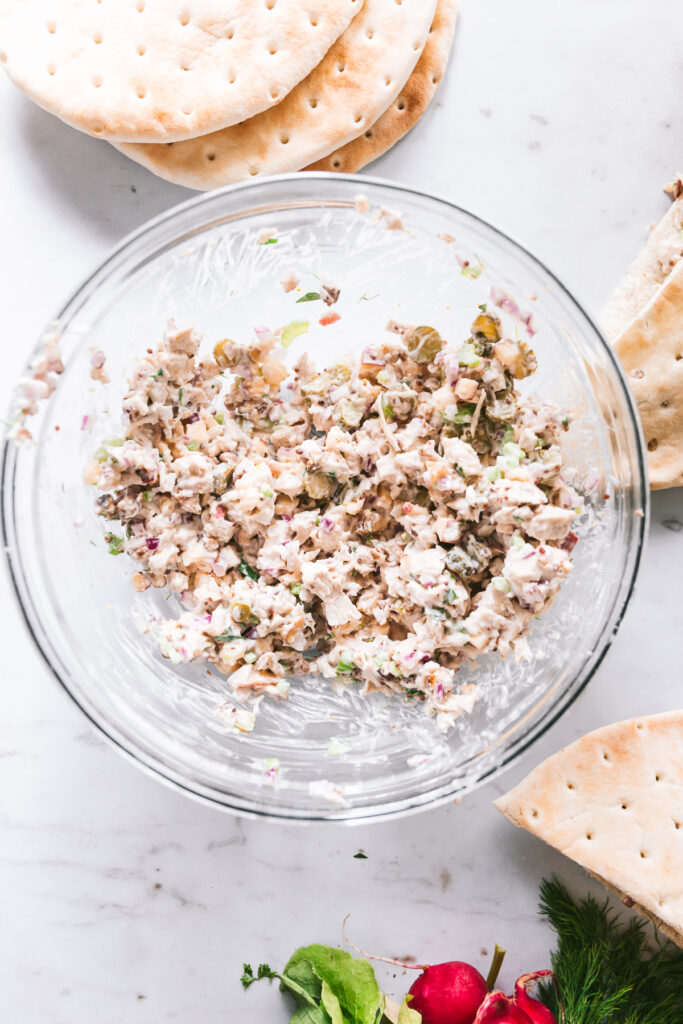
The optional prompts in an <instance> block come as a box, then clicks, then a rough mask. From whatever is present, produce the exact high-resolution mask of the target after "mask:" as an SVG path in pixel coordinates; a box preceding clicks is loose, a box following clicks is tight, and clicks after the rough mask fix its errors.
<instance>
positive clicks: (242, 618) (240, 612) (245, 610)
mask: <svg viewBox="0 0 683 1024" xmlns="http://www.w3.org/2000/svg"><path fill="white" fill-rule="evenodd" d="M250 615H251V608H250V607H249V605H248V604H244V602H243V601H236V602H235V604H234V605H233V606H232V617H233V619H234V620H235V622H246V621H247V619H248V618H249V616H250Z"/></svg>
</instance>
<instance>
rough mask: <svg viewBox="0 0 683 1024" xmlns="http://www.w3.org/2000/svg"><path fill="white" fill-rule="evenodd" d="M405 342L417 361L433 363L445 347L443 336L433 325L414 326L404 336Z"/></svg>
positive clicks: (424, 363) (422, 363) (423, 363)
mask: <svg viewBox="0 0 683 1024" xmlns="http://www.w3.org/2000/svg"><path fill="white" fill-rule="evenodd" d="M404 344H405V346H406V348H407V349H408V351H409V352H410V355H411V356H412V358H413V359H414V360H415V362H416V363H420V364H421V365H426V364H427V363H433V362H434V360H435V359H436V357H437V356H438V354H439V352H440V351H441V349H442V348H443V338H442V337H441V335H440V334H439V332H438V331H436V330H435V329H434V328H433V327H425V326H424V325H423V326H421V327H413V329H412V331H409V332H408V334H406V336H405V338H404Z"/></svg>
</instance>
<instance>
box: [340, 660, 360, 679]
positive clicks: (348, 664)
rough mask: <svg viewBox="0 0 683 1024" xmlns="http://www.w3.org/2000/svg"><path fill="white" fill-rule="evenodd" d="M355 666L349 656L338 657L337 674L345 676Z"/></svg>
mask: <svg viewBox="0 0 683 1024" xmlns="http://www.w3.org/2000/svg"><path fill="white" fill-rule="evenodd" d="M355 668H356V666H355V664H354V663H353V662H352V661H351V659H350V658H340V659H339V661H338V662H337V675H338V676H346V675H349V674H350V673H351V672H353V671H354V670H355Z"/></svg>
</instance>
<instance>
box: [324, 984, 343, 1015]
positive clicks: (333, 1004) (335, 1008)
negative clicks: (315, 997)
mask: <svg viewBox="0 0 683 1024" xmlns="http://www.w3.org/2000/svg"><path fill="white" fill-rule="evenodd" d="M320 1002H321V1003H322V1005H323V1009H324V1010H325V1011H326V1012H327V1015H328V1017H329V1018H330V1021H331V1022H332V1024H345V1021H344V1018H343V1017H342V1011H341V1005H340V1003H339V999H338V998H337V996H336V995H335V993H334V992H333V991H332V989H331V988H330V986H329V985H328V983H327V982H326V981H325V980H323V984H322V989H321V992H320Z"/></svg>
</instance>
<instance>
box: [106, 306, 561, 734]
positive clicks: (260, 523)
mask: <svg viewBox="0 0 683 1024" xmlns="http://www.w3.org/2000/svg"><path fill="white" fill-rule="evenodd" d="M501 334H502V329H501V324H500V321H499V320H498V319H497V318H496V317H494V316H491V315H490V314H487V313H486V312H483V313H482V314H480V315H479V316H478V317H477V319H476V320H475V322H474V324H473V325H472V335H471V337H470V338H469V339H468V340H467V341H465V342H464V343H463V344H461V345H460V346H453V347H449V346H447V345H445V344H444V342H443V340H442V338H441V336H440V335H439V334H438V332H437V331H435V330H434V329H433V328H430V327H415V328H406V329H405V331H404V333H403V334H402V335H401V337H400V339H399V338H397V339H396V340H391V341H381V342H379V343H377V344H376V345H372V346H370V347H368V348H366V349H365V351H364V352H363V354H362V356H361V359H360V362H359V363H352V362H351V361H349V362H344V363H340V364H338V365H335V366H331V367H328V368H327V369H324V370H322V371H316V369H315V368H314V366H313V365H312V363H311V361H310V360H309V358H308V357H307V356H303V357H302V358H301V359H300V360H299V361H298V363H297V364H296V365H295V367H294V369H293V371H292V372H291V373H290V372H289V371H288V369H287V368H286V367H285V366H284V364H283V363H282V362H280V360H279V359H278V358H277V356H276V354H275V353H274V346H275V343H276V339H275V337H274V336H272V335H269V336H268V337H267V340H263V339H259V340H258V341H256V342H254V343H253V344H251V345H249V346H245V347H242V346H240V345H237V344H235V343H233V342H231V341H228V340H225V341H221V342H219V343H218V344H217V345H216V346H215V348H214V351H213V354H212V355H208V356H204V357H201V358H200V356H199V354H198V353H199V345H200V338H199V336H198V335H197V334H196V333H195V332H193V331H191V330H182V331H178V330H176V329H173V330H171V331H170V332H169V333H168V334H167V336H166V338H165V340H164V342H163V343H162V344H161V345H160V346H159V348H158V349H157V350H156V351H155V352H153V353H152V354H149V355H145V356H143V357H142V359H140V360H139V361H138V363H137V365H136V369H135V372H134V375H133V377H132V380H131V381H130V387H129V390H128V393H127V394H126V396H125V398H124V400H123V410H124V418H125V429H124V435H123V436H122V437H120V438H115V439H113V440H109V441H105V442H104V443H103V445H102V447H101V448H100V449H99V450H98V452H97V453H96V454H95V457H94V459H93V460H92V461H91V462H90V464H89V465H88V467H87V469H86V479H87V480H88V481H89V482H90V483H93V484H95V485H96V486H97V487H98V488H99V490H100V491H101V495H100V497H99V498H98V500H97V505H98V510H99V512H100V514H101V515H102V516H103V517H105V518H106V519H108V520H113V521H118V523H119V524H120V525H121V527H122V528H123V534H124V535H123V536H119V535H116V534H114V533H109V534H108V535H107V538H108V541H109V544H110V550H111V551H112V553H113V554H118V553H121V552H125V553H126V554H127V555H129V556H130V557H131V558H132V559H133V560H134V562H135V563H136V565H137V568H138V571H137V572H136V573H135V574H134V576H133V585H134V586H135V588H136V589H137V590H138V591H144V590H146V589H147V588H148V587H150V586H151V587H167V588H168V589H169V591H170V592H171V593H173V594H176V595H178V597H179V600H180V604H181V606H182V609H181V610H180V613H179V615H178V617H177V618H169V619H167V620H166V621H164V622H163V623H162V624H161V626H160V628H159V634H160V643H161V652H162V654H163V655H164V656H165V657H167V658H169V659H171V661H173V662H188V661H192V660H194V659H196V658H204V659H208V660H209V661H210V662H212V663H214V664H215V665H216V666H217V667H218V668H219V669H220V670H221V671H223V672H224V673H226V674H227V675H228V676H229V677H230V682H231V684H232V686H233V688H234V690H235V691H236V692H237V693H238V694H243V695H244V694H246V693H250V692H251V693H259V694H263V693H270V694H272V695H273V696H279V697H286V695H287V692H288V690H289V683H288V682H287V680H286V676H289V675H296V674H305V673H308V672H311V671H312V672H318V673H320V674H322V675H323V676H324V677H327V678H329V679H333V680H335V681H337V682H339V681H344V682H346V683H348V684H356V685H357V686H359V687H360V688H361V691H362V692H363V693H369V692H371V691H374V690H382V691H385V692H393V693H396V694H401V695H403V696H405V697H407V698H408V699H410V700H413V701H416V702H417V701H421V702H422V703H423V704H424V707H425V710H426V711H428V712H431V713H435V714H436V715H437V718H438V721H439V725H440V726H442V727H444V728H447V727H448V725H450V724H451V723H452V722H453V721H454V720H455V718H457V717H458V716H459V715H460V714H462V713H464V712H466V711H468V710H470V709H471V707H472V705H473V703H474V700H475V699H476V691H475V688H474V687H473V686H472V685H471V684H470V685H468V686H464V687H459V686H458V677H457V673H458V668H459V667H460V666H461V665H462V664H463V662H465V661H467V660H469V661H472V660H474V659H476V658H477V657H478V656H479V655H480V654H481V653H483V652H490V651H498V652H499V653H500V654H502V655H504V654H506V653H507V652H508V651H510V650H511V649H513V650H514V649H515V647H516V646H517V648H518V650H519V649H522V650H523V648H524V644H523V641H522V640H521V638H522V636H523V634H524V633H525V632H526V630H527V628H528V626H529V623H530V621H531V620H532V618H533V617H534V616H535V615H538V614H539V613H540V612H542V611H543V610H544V609H545V608H547V606H548V605H549V604H550V602H551V601H552V600H553V598H554V596H555V595H556V593H557V591H558V589H559V587H560V585H561V583H562V581H563V580H564V579H565V577H566V576H567V575H568V573H569V572H570V571H571V562H570V558H569V553H570V551H571V549H572V547H573V545H574V543H576V535H575V534H573V533H572V532H571V524H572V520H573V518H574V515H575V512H576V509H577V506H578V505H579V498H578V496H577V495H576V493H575V492H574V491H573V490H572V488H571V487H570V486H568V485H567V484H566V483H565V482H564V480H563V477H562V476H561V469H562V454H561V449H560V444H559V439H560V436H561V433H562V431H563V429H566V428H567V425H568V421H567V420H566V419H561V414H560V413H559V412H558V410H557V409H556V408H554V407H553V406H549V405H544V404H540V403H539V402H537V401H533V400H529V399H522V398H521V397H520V396H519V395H518V394H517V392H516V390H515V378H517V379H519V378H521V377H523V376H527V375H528V374H529V373H530V372H532V371H533V369H534V368H535V359H534V356H533V353H532V352H531V350H530V349H529V348H528V347H527V346H526V345H525V343H523V342H518V341H515V340H512V339H502V337H501Z"/></svg>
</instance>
